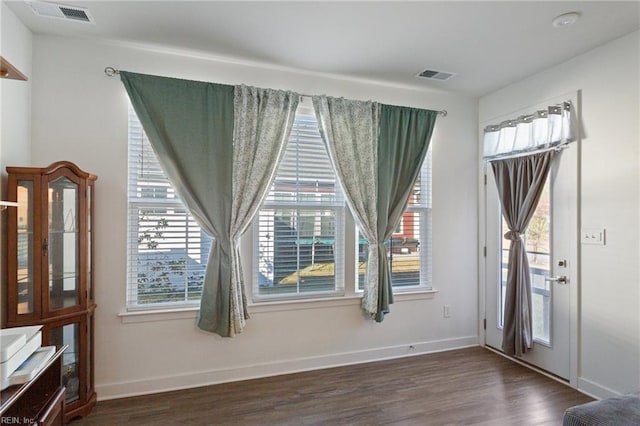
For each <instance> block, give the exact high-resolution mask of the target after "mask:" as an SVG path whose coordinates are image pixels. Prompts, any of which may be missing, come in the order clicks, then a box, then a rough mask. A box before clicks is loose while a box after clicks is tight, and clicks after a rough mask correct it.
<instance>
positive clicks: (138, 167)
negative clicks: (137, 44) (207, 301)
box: [127, 106, 211, 309]
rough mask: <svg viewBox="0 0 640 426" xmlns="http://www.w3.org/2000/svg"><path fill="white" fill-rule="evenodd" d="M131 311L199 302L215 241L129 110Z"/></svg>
mask: <svg viewBox="0 0 640 426" xmlns="http://www.w3.org/2000/svg"><path fill="white" fill-rule="evenodd" d="M128 180H129V184H128V211H129V226H128V230H129V233H128V247H127V251H128V256H127V259H128V268H127V288H128V291H127V307H128V308H129V309H135V308H143V307H148V306H154V307H157V306H164V305H166V306H175V305H191V304H197V303H199V301H200V297H201V295H202V283H203V280H204V270H205V266H206V262H207V257H208V255H209V250H210V248H211V238H210V237H209V236H208V235H207V234H206V233H204V232H203V231H202V230H201V229H200V227H199V226H198V224H197V223H196V222H195V221H194V220H193V218H192V217H191V215H190V214H189V213H188V212H187V210H186V209H185V207H184V205H183V204H182V201H181V200H180V199H179V198H178V196H177V194H176V193H175V191H174V190H173V188H172V186H171V184H170V183H169V180H168V179H167V176H166V175H165V174H164V172H163V171H162V169H161V168H160V164H159V163H158V160H157V158H156V155H155V153H154V152H153V149H152V148H151V145H150V144H149V140H148V139H147V136H146V135H145V134H144V131H143V129H142V125H141V124H140V121H139V120H138V117H137V116H136V114H135V112H134V110H133V108H132V107H131V106H129V179H128Z"/></svg>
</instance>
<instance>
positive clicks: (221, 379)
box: [96, 336, 478, 401]
mask: <svg viewBox="0 0 640 426" xmlns="http://www.w3.org/2000/svg"><path fill="white" fill-rule="evenodd" d="M472 346H478V336H467V337H460V338H454V339H444V340H436V341H430V342H421V343H413V344H406V345H398V346H389V347H384V348H375V349H367V350H363V351H353V352H343V353H336V354H329V355H321V356H313V357H305V358H297V359H289V360H286V361H275V362H269V363H263V364H253V365H245V366H239V367H232V368H224V369H217V370H209V371H201V372H195V373H186V374H181V375H174V376H165V377H153V378H149V379H145V380H132V381H129V382H119V383H105V384H97V385H96V393H97V394H98V400H100V401H105V400H109V399H116V398H124V397H129V396H137V395H146V394H152V393H159V392H167V391H172V390H179V389H188V388H194V387H199V386H208V385H215V384H220V383H227V382H235V381H240V380H249V379H257V378H261V377H269V376H278V375H282V374H291V373H298V372H302V371H310V370H319V369H323V368H332V367H340V366H344V365H352V364H362V363H366V362H373V361H382V360H387V359H394V358H403V357H409V356H416V355H424V354H429V353H435V352H443V351H449V350H454V349H462V348H467V347H472Z"/></svg>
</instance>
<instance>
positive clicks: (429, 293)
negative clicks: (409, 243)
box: [118, 289, 438, 324]
mask: <svg viewBox="0 0 640 426" xmlns="http://www.w3.org/2000/svg"><path fill="white" fill-rule="evenodd" d="M437 292H438V290H436V289H430V290H417V289H415V290H410V291H409V290H408V291H401V292H398V293H394V295H393V298H394V301H395V302H396V303H397V302H408V301H414V300H429V299H433V298H434V297H435V294H436V293H437ZM361 300H362V296H361V295H353V296H340V297H330V298H324V299H305V300H280V301H274V302H259V303H249V305H248V307H247V309H248V310H249V314H250V315H252V314H261V313H269V312H285V311H303V310H307V309H327V308H335V307H340V306H359V305H360V302H361ZM199 310H200V308H199V307H197V306H194V307H184V308H175V309H155V310H139V311H122V312H120V313H118V317H120V321H121V322H122V323H123V324H130V323H140V322H152V321H171V320H184V319H192V320H195V318H197V316H198V311H199Z"/></svg>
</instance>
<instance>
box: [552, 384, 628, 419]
mask: <svg viewBox="0 0 640 426" xmlns="http://www.w3.org/2000/svg"><path fill="white" fill-rule="evenodd" d="M562 425H563V426H632V425H633V426H637V425H640V392H636V393H633V394H628V395H622V396H615V397H612V398H607V399H603V400H601V401H593V402H588V403H586V404H581V405H576V406H574V407H571V408H568V409H567V411H565V413H564V418H563V421H562Z"/></svg>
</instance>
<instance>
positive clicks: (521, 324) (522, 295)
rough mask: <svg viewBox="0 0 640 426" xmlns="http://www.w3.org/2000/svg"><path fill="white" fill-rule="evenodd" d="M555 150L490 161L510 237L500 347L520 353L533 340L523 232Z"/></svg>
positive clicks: (529, 284) (511, 352)
mask: <svg viewBox="0 0 640 426" xmlns="http://www.w3.org/2000/svg"><path fill="white" fill-rule="evenodd" d="M555 154H556V151H547V152H542V153H539V154H531V155H526V156H522V157H515V158H507V159H501V160H494V161H492V162H491V167H492V169H493V174H494V176H495V178H496V185H497V187H498V194H499V197H500V204H501V205H502V215H503V216H504V220H505V222H506V223H507V226H508V227H509V231H508V232H507V233H506V234H505V235H504V237H505V238H506V239H508V240H510V241H511V244H510V246H509V263H508V269H507V290H506V297H505V307H504V326H503V328H502V350H503V351H504V353H505V354H507V355H515V356H521V355H522V354H523V353H525V352H527V350H528V349H530V348H531V346H532V344H533V331H532V328H531V273H530V272H529V260H528V259H527V250H526V247H525V244H524V242H523V240H522V236H523V235H524V233H525V232H526V230H527V226H528V225H529V222H530V221H531V218H532V217H533V215H534V214H535V211H536V207H537V205H538V201H540V197H541V195H542V191H543V190H544V184H545V182H546V180H547V176H548V175H549V169H550V168H551V163H552V160H553V158H554V157H555Z"/></svg>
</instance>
